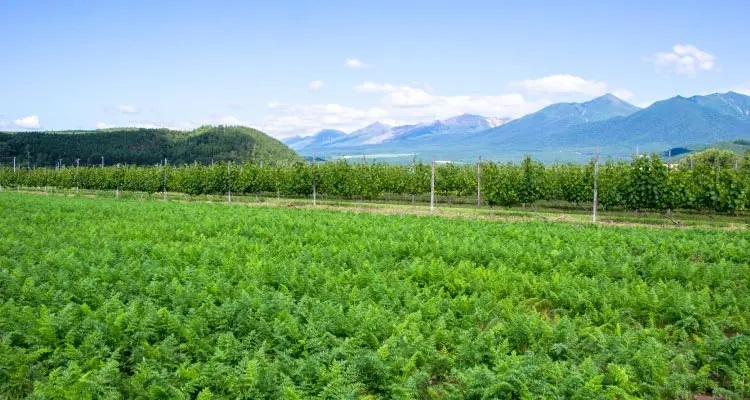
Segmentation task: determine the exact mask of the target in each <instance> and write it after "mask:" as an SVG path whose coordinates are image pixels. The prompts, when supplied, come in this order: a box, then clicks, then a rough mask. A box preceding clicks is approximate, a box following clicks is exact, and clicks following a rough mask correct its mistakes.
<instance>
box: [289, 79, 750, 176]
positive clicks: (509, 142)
mask: <svg viewBox="0 0 750 400" xmlns="http://www.w3.org/2000/svg"><path fill="white" fill-rule="evenodd" d="M503 122H506V121H502V120H495V119H490V118H485V117H482V116H478V115H471V114H464V115H459V116H456V117H453V118H449V119H447V120H444V121H435V122H430V123H421V124H417V125H406V126H397V127H389V126H386V125H382V124H373V125H370V126H368V127H365V128H363V129H360V130H358V131H355V132H352V133H351V134H348V135H343V136H342V135H341V132H339V134H338V135H337V138H335V139H334V140H332V141H328V142H324V143H323V144H322V145H319V144H314V143H313V146H309V143H308V146H307V147H305V148H304V149H303V150H301V152H302V153H303V154H308V155H309V154H313V153H315V154H324V151H328V152H329V153H330V154H332V155H342V154H394V153H395V154H401V153H417V155H418V156H417V157H421V158H424V159H429V158H431V157H432V155H435V156H436V157H438V158H439V159H444V160H445V159H449V160H456V161H470V160H474V159H476V157H477V156H478V155H482V156H484V157H487V158H488V159H497V160H517V159H520V157H522V156H523V155H524V154H529V155H531V156H532V157H535V158H537V159H540V160H545V161H555V160H558V161H565V160H573V161H582V162H585V161H587V160H588V159H590V157H591V155H592V154H593V152H595V151H597V149H599V150H600V151H601V154H602V155H603V156H605V157H606V156H612V157H615V158H629V157H630V156H631V155H632V154H634V153H635V152H636V149H639V150H640V151H641V152H642V153H645V152H652V151H663V150H666V149H669V148H677V147H687V146H695V145H701V144H707V143H714V142H719V141H726V140H734V139H750V96H745V95H742V94H739V93H734V92H728V93H717V94H711V95H705V96H693V97H689V98H686V97H681V96H677V97H674V98H671V99H667V100H662V101H658V102H656V103H654V104H652V105H651V106H650V107H648V108H645V109H640V108H638V107H635V106H633V105H632V104H629V103H627V102H625V101H623V100H621V99H619V98H617V97H615V96H613V95H611V94H607V95H604V96H601V97H598V98H595V99H593V100H591V101H588V102H585V103H558V104H552V105H550V106H548V107H545V108H544V109H542V110H540V111H538V112H535V113H532V114H529V115H526V116H524V117H522V118H519V119H517V120H512V121H509V122H506V123H503ZM287 143H289V142H287ZM290 145H291V147H292V148H295V149H297V148H299V147H298V146H297V145H296V144H293V143H292V144H290ZM315 146H318V147H315Z"/></svg>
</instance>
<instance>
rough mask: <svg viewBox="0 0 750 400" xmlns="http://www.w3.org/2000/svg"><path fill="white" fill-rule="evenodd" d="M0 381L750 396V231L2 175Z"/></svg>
mask: <svg viewBox="0 0 750 400" xmlns="http://www.w3.org/2000/svg"><path fill="white" fill-rule="evenodd" d="M0 217H1V218H2V221H3V223H2V224H0V398H24V397H32V398H76V399H94V398H97V399H99V398H104V399H118V398H199V399H210V398H216V399H224V398H226V399H234V398H269V399H283V398H287V399H295V398H315V397H319V398H336V399H347V398H350V399H354V398H443V399H454V398H455V399H459V398H460V399H484V398H519V399H538V398H569V399H593V398H611V399H615V398H619V399H634V398H654V399H659V398H664V399H674V398H682V399H689V398H692V396H693V395H694V394H696V393H705V394H714V395H721V396H725V397H726V398H748V397H750V379H748V377H750V282H749V281H748V279H750V278H749V277H750V265H749V264H748V260H750V236H749V235H748V233H746V232H742V231H740V232H729V231H702V230H686V231H678V230H674V231H662V230H655V229H636V228H601V227H596V226H584V227H579V226H574V225H566V224H545V223H518V224H497V223H491V222H486V221H477V220H444V219H439V218H429V217H427V218H426V217H416V216H384V215H371V214H350V213H336V212H326V211H313V210H295V209H277V208H245V207H239V208H238V207H224V206H217V205H210V204H196V203H159V202H146V203H142V202H129V201H116V200H114V199H112V200H110V199H87V198H61V197H43V196H30V195H23V194H16V193H8V192H4V193H0Z"/></svg>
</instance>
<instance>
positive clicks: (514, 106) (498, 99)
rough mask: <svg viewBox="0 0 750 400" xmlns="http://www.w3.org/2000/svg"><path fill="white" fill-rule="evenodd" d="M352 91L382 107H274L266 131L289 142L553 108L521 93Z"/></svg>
mask: <svg viewBox="0 0 750 400" xmlns="http://www.w3.org/2000/svg"><path fill="white" fill-rule="evenodd" d="M354 91H355V92H357V93H363V94H376V95H377V97H376V99H377V101H378V102H377V103H376V104H375V105H373V106H370V107H362V108H357V107H349V106H345V105H341V104H284V103H278V102H271V103H269V105H268V113H267V115H266V118H265V121H264V124H263V125H262V129H263V130H264V131H266V132H269V133H271V134H273V135H274V136H277V137H286V136H292V135H297V134H311V133H314V132H316V131H318V130H320V129H324V128H333V129H341V130H344V131H352V130H355V129H358V128H361V127H363V126H365V125H368V124H371V123H373V122H376V121H379V122H382V123H385V124H388V125H405V124H415V123H419V122H424V121H432V120H435V119H445V118H449V117H453V116H456V115H459V114H463V113H472V114H480V115H485V116H494V117H502V118H509V117H510V118H515V117H519V116H521V115H524V114H527V113H529V112H533V111H536V110H538V109H540V108H542V107H544V106H546V105H548V104H549V102H548V101H546V100H535V101H530V100H528V99H526V98H525V97H524V96H523V95H521V94H519V93H506V94H498V95H463V96H443V95H439V94H435V93H432V91H431V90H430V91H428V90H426V89H424V88H419V87H413V86H410V85H403V84H392V83H379V82H371V81H367V82H363V83H361V84H359V85H357V86H355V87H354Z"/></svg>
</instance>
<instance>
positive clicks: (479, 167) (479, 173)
mask: <svg viewBox="0 0 750 400" xmlns="http://www.w3.org/2000/svg"><path fill="white" fill-rule="evenodd" d="M481 206H482V156H479V162H477V207H481Z"/></svg>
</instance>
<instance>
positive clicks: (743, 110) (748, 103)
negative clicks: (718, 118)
mask: <svg viewBox="0 0 750 400" xmlns="http://www.w3.org/2000/svg"><path fill="white" fill-rule="evenodd" d="M688 100H690V101H693V102H695V103H696V104H698V105H700V106H703V107H706V108H710V109H712V110H715V111H718V112H720V113H722V114H724V115H729V116H732V117H735V118H740V119H750V96H745V95H742V94H739V93H735V92H727V93H714V94H709V95H706V96H693V97H689V98H688Z"/></svg>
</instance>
